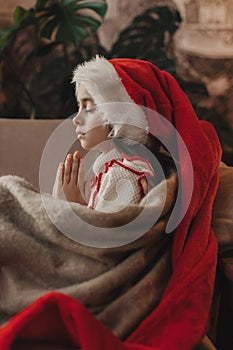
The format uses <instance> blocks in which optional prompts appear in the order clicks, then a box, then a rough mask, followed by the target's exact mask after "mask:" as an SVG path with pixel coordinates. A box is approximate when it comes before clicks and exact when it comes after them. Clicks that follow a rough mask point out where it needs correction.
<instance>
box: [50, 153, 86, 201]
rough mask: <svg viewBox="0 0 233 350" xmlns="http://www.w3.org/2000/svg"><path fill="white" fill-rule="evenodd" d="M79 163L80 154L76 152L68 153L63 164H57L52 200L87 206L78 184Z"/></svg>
mask: <svg viewBox="0 0 233 350" xmlns="http://www.w3.org/2000/svg"><path fill="white" fill-rule="evenodd" d="M80 162H81V157H80V152H78V151H76V152H74V154H70V153H69V154H68V155H67V156H66V159H65V162H63V163H60V164H59V166H58V170H57V174H56V179H55V183H54V186H53V192H52V196H53V197H54V198H60V199H66V200H67V201H69V202H76V203H80V204H83V205H87V203H86V201H85V200H84V198H83V196H82V194H81V191H80V188H79V184H78V178H79V172H80Z"/></svg>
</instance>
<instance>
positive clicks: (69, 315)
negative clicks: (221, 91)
mask: <svg viewBox="0 0 233 350" xmlns="http://www.w3.org/2000/svg"><path fill="white" fill-rule="evenodd" d="M111 63H112V64H113V65H114V67H115V69H116V70H117V72H118V73H119V72H120V76H121V77H122V82H123V83H124V74H126V71H127V74H129V60H127V59H119V60H112V61H111ZM130 63H131V68H130V71H132V77H133V76H134V73H133V72H134V70H135V69H137V71H138V82H136V83H135V81H133V80H132V84H129V83H127V86H126V88H127V91H128V93H129V95H130V94H131V89H133V90H134V93H133V94H132V95H133V96H135V91H136V90H135V89H136V85H135V84H138V85H139V86H141V81H143V76H145V75H146V76H147V77H150V78H149V79H147V84H148V86H146V87H145V94H144V96H142V95H141V94H138V97H136V98H135V99H134V101H135V102H136V103H138V104H144V105H145V101H146V106H147V107H149V108H152V109H154V110H157V111H158V112H159V113H161V114H162V115H163V116H165V117H166V118H167V120H169V121H170V122H171V123H172V124H173V125H174V126H175V128H176V129H177V130H178V132H179V133H180V135H181V137H182V139H183V140H184V142H185V144H186V146H187V149H188V151H189V153H190V156H191V159H192V165H193V171H194V191H193V194H192V199H191V203H190V205H189V208H188V210H187V213H186V215H185V217H184V218H183V220H182V222H181V223H180V224H179V226H178V227H177V228H176V229H175V232H173V233H172V234H173V235H174V241H173V273H172V276H171V279H170V281H169V283H168V286H167V288H166V290H165V293H164V295H163V297H162V299H161V301H160V303H159V305H158V306H157V307H156V309H155V310H154V311H153V312H151V314H150V315H148V317H147V318H146V319H145V320H144V321H143V322H142V323H141V324H140V325H139V326H138V328H137V329H136V330H135V331H134V332H133V334H131V335H130V337H129V338H128V339H127V340H126V341H124V342H121V341H120V340H119V339H117V338H116V337H115V336H114V335H113V334H112V333H111V332H110V331H109V330H108V329H107V328H106V327H105V326H104V325H103V324H101V323H100V322H99V321H98V320H97V319H95V317H94V316H92V315H91V313H90V312H89V311H88V310H87V309H86V308H85V306H83V305H82V304H80V303H79V302H78V301H76V300H74V299H72V298H71V297H68V296H65V295H63V294H60V293H56V292H51V293H48V294H47V295H45V296H43V297H41V298H39V299H38V300H36V301H35V302H34V303H33V304H32V305H30V306H29V307H28V308H26V309H25V310H24V311H22V312H21V313H19V314H18V315H16V316H15V317H13V318H12V319H11V321H10V322H9V323H8V324H6V325H5V326H4V327H2V329H1V330H0V348H1V350H9V349H10V348H11V344H12V343H13V342H14V341H17V339H28V340H32V339H34V340H40V341H42V340H43V341H46V342H53V341H55V339H56V340H58V342H60V344H64V345H65V344H67V345H72V346H77V347H79V346H80V348H82V349H85V350H93V349H95V350H109V349H111V350H116V349H119V350H124V349H134V350H137V349H138V350H139V349H142V350H149V349H151V350H152V349H155V350H156V349H158V350H159V349H160V350H162V349H163V350H182V349H183V350H188V349H193V348H194V346H195V345H196V344H197V343H198V342H199V341H200V340H201V339H202V337H203V336H204V335H205V333H206V331H207V329H208V318H209V310H210V306H211V299H212V294H213V288H214V280H215V269H216V260H217V243H216V240H215V237H214V234H213V232H212V230H211V228H210V224H211V216H212V205H213V201H214V198H215V194H216V189H217V184H218V175H217V168H218V165H219V162H220V159H221V149H220V145H219V141H218V138H217V136H216V133H215V131H214V128H213V127H212V126H211V125H210V124H209V123H207V122H200V121H199V120H198V119H197V117H196V115H195V113H194V111H193V109H192V106H191V104H190V102H189V100H188V99H187V97H186V95H185V94H184V93H183V91H182V90H181V89H180V87H179V86H178V84H177V82H176V81H175V80H174V78H173V77H171V76H170V75H169V74H168V73H166V72H162V71H160V70H159V69H157V68H156V67H155V66H153V65H152V64H150V63H148V62H141V61H137V60H134V61H130ZM148 91H150V93H148ZM140 99H142V101H141V100H140ZM155 101H156V105H155ZM151 124H153V120H150V126H151V127H152V125H151ZM153 127H154V128H156V125H153ZM180 166H181V168H180V171H181V178H182V183H181V184H180V185H181V186H182V189H183V194H184V196H185V193H186V190H187V189H188V186H189V179H188V178H187V172H186V170H187V169H186V168H185V166H186V165H185V161H184V162H183V159H182V154H180Z"/></svg>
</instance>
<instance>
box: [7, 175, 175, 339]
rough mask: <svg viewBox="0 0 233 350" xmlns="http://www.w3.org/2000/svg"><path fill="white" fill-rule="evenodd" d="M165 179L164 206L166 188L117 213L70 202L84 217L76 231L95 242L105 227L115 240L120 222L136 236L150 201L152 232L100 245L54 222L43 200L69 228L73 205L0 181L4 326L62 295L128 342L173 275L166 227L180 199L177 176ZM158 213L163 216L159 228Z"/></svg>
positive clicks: (11, 180)
mask: <svg viewBox="0 0 233 350" xmlns="http://www.w3.org/2000/svg"><path fill="white" fill-rule="evenodd" d="M164 182H165V185H166V190H167V194H166V198H165V204H164V202H163V201H162V200H160V198H162V196H163V195H164V187H163V186H162V185H161V184H160V185H158V186H156V187H155V188H154V189H152V190H151V191H150V192H149V193H148V195H147V196H146V197H145V198H144V199H143V202H142V203H141V204H140V205H139V206H132V207H127V208H126V209H125V210H123V211H121V212H118V213H113V214H104V213H99V212H95V211H94V210H91V209H88V208H87V207H84V206H81V205H79V204H76V203H70V208H71V209H72V211H73V213H74V214H75V215H76V216H77V217H78V218H80V219H81V220H80V225H79V224H78V225H77V227H76V230H77V234H78V233H79V232H81V231H82V234H84V236H85V230H86V229H87V228H88V227H89V225H90V224H91V225H92V227H94V228H95V233H96V239H98V231H99V230H100V229H101V228H103V227H105V230H107V232H109V235H111V234H114V235H115V231H114V230H113V231H112V229H113V228H114V227H118V226H119V225H120V226H121V227H122V228H123V230H124V227H127V228H126V229H125V232H124V234H125V235H126V236H127V235H130V234H132V231H133V229H132V228H131V229H130V228H128V226H127V225H126V224H127V222H130V221H132V220H133V219H134V218H135V217H137V215H140V213H141V212H142V209H143V207H144V206H145V203H147V204H146V208H145V209H144V211H145V213H144V214H145V216H144V218H143V220H141V226H142V227H143V223H145V222H146V223H148V222H150V221H151V225H150V226H151V228H149V229H148V228H147V232H146V233H145V234H144V235H142V237H140V238H138V239H136V240H135V241H133V242H131V243H127V244H123V245H119V246H117V244H116V246H115V247H108V248H100V247H93V246H88V245H84V244H80V243H78V242H77V240H76V241H75V240H73V239H70V238H69V237H67V236H66V235H65V234H64V233H62V232H60V230H59V229H58V228H57V227H56V225H55V224H54V222H52V221H51V219H50V217H49V216H48V214H47V212H46V210H45V208H44V199H46V203H47V204H46V208H49V209H51V211H52V212H53V214H54V216H55V218H57V219H59V220H60V222H62V221H63V222H65V223H66V225H69V222H67V219H66V211H67V202H65V201H62V200H57V199H56V200H55V199H54V198H52V197H51V196H49V195H41V194H40V193H39V192H38V191H37V190H36V189H35V188H33V186H32V185H31V184H29V183H28V182H27V181H26V180H24V179H22V178H19V177H16V176H4V177H1V178H0V207H1V209H0V213H1V214H0V268H1V269H0V325H3V324H4V323H5V322H6V321H8V320H9V319H10V318H11V317H12V316H13V315H15V314H16V313H18V312H19V311H20V310H22V309H23V308H25V307H26V306H28V305H29V304H30V303H32V302H33V301H34V300H35V299H36V298H38V297H39V296H41V295H43V294H45V293H47V292H49V291H52V290H56V291H59V292H62V293H65V294H68V295H70V296H72V297H74V298H75V299H78V300H79V301H81V302H82V303H84V304H85V305H86V306H87V307H88V308H89V309H90V310H91V311H92V312H93V313H94V314H95V315H96V317H97V318H99V319H100V320H101V321H102V322H104V323H105V324H106V325H107V326H108V327H109V328H110V329H111V330H112V331H113V332H114V333H115V334H116V335H117V336H118V337H120V338H121V339H124V338H125V337H127V336H128V335H129V334H130V333H131V332H132V331H133V330H134V329H135V328H136V327H137V325H138V324H139V323H140V322H141V321H142V320H143V319H144V318H145V316H146V315H148V314H149V313H150V312H151V311H152V310H153V309H154V308H155V307H156V305H157V304H158V302H159V300H160V298H161V295H162V293H163V291H164V288H165V286H166V284H167V282H168V279H169V277H170V274H171V259H170V255H171V254H170V253H171V241H172V236H171V235H168V234H165V232H164V230H165V226H166V222H167V220H168V218H169V214H170V211H171V209H172V204H173V202H174V198H175V196H176V183H177V179H176V176H175V175H172V176H171V177H170V178H169V179H167V180H164ZM161 206H162V208H161ZM159 210H161V214H160V217H159V219H158V220H156V222H155V223H153V217H154V216H155V213H156V212H158V211H159ZM47 211H48V210H47ZM59 220H58V221H59ZM87 223H88V224H87ZM125 225H126V226H125ZM146 227H147V226H146ZM87 235H88V229H87Z"/></svg>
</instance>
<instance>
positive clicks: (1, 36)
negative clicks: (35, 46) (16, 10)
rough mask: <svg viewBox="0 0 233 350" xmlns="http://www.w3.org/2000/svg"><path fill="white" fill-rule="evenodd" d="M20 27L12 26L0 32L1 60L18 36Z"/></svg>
mask: <svg viewBox="0 0 233 350" xmlns="http://www.w3.org/2000/svg"><path fill="white" fill-rule="evenodd" d="M17 30H18V25H12V26H11V27H9V28H4V29H2V30H1V32H0V58H2V56H3V55H4V52H5V50H6V49H7V47H8V46H9V45H10V44H11V42H12V40H13V39H14V37H15V35H16V34H17Z"/></svg>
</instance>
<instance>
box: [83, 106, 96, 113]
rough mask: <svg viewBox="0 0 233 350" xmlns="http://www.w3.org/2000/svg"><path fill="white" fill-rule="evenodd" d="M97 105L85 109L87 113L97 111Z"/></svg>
mask: <svg viewBox="0 0 233 350" xmlns="http://www.w3.org/2000/svg"><path fill="white" fill-rule="evenodd" d="M95 110H96V106H90V107H87V108H86V109H85V111H86V113H89V112H95Z"/></svg>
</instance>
